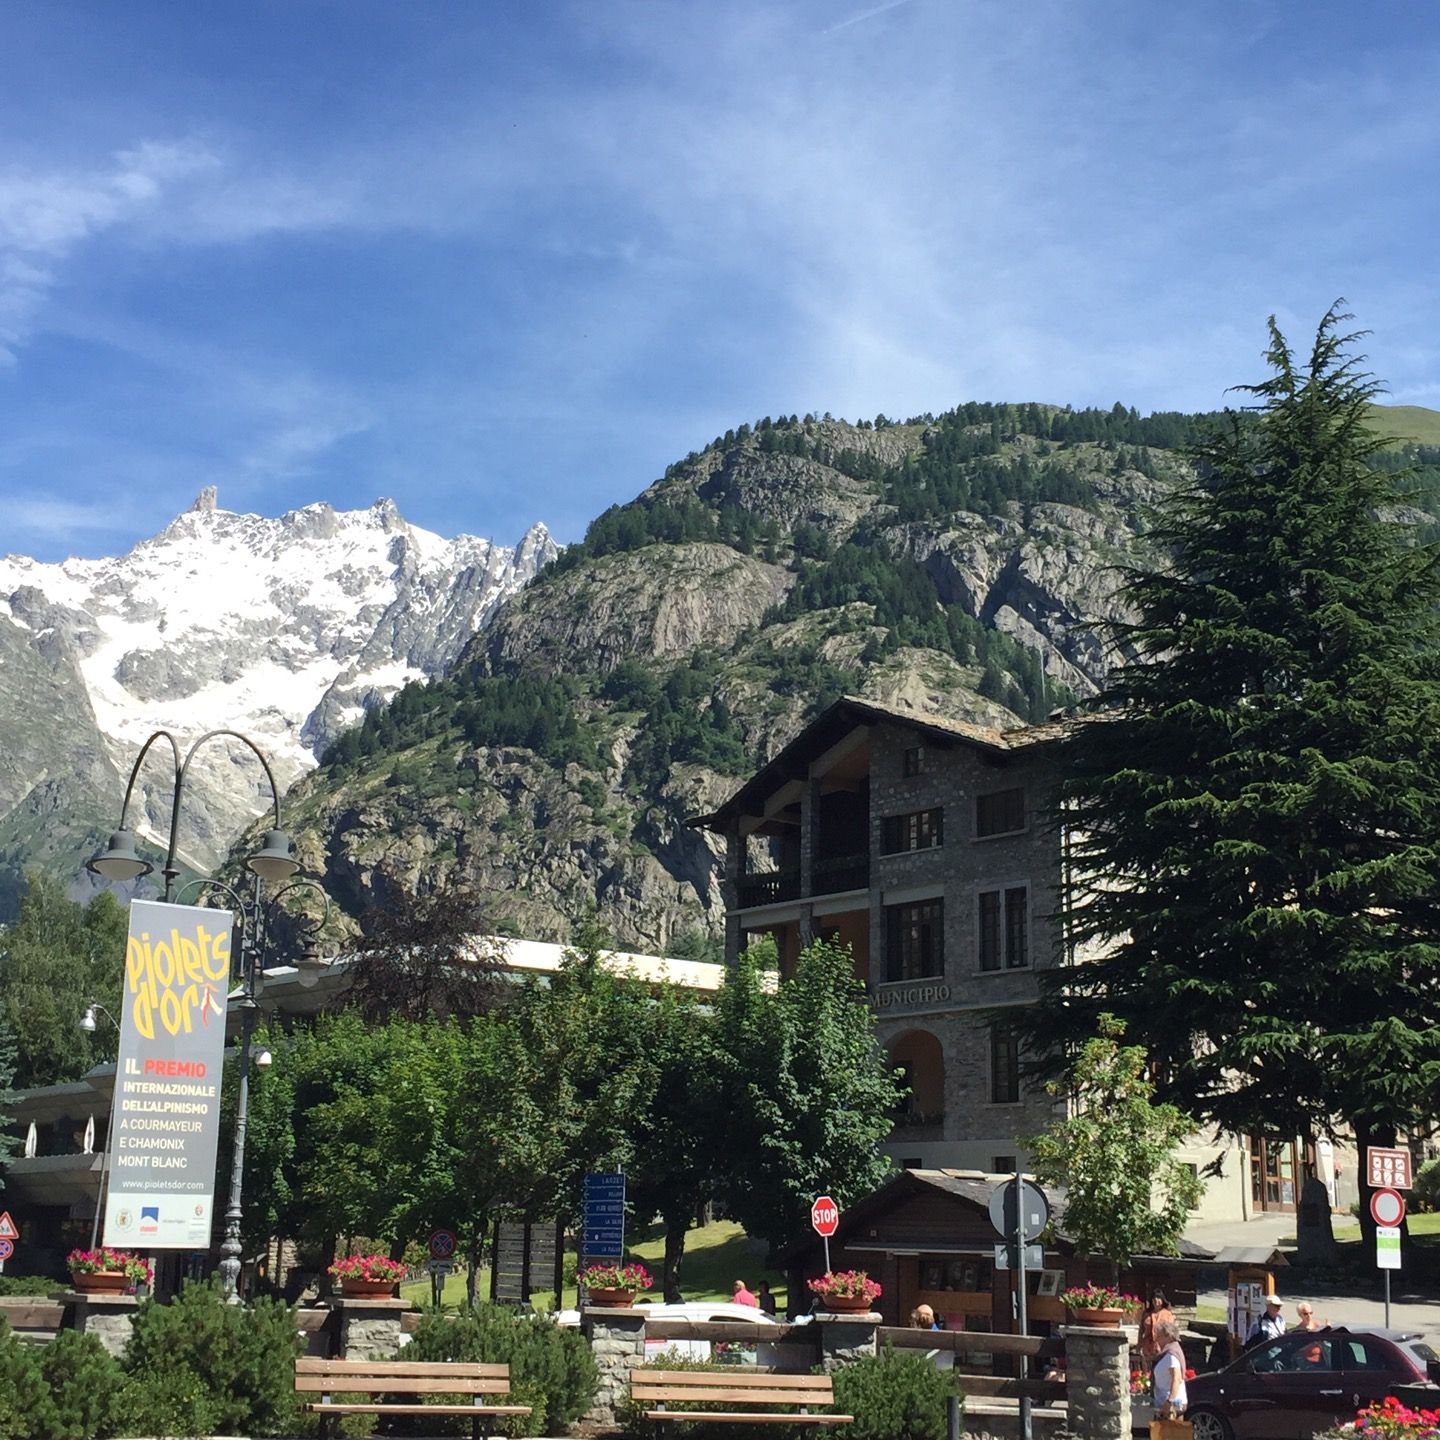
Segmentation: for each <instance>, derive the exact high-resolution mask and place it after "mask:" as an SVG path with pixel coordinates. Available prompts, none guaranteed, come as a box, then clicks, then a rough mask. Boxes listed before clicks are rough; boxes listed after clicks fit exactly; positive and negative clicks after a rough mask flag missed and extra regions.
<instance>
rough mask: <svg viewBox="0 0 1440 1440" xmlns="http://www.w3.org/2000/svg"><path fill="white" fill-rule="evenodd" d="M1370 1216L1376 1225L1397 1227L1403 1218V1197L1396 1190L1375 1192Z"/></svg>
mask: <svg viewBox="0 0 1440 1440" xmlns="http://www.w3.org/2000/svg"><path fill="white" fill-rule="evenodd" d="M1370 1215H1371V1217H1372V1218H1373V1219H1374V1221H1375V1223H1376V1224H1377V1225H1398V1224H1399V1223H1400V1222H1401V1221H1402V1220H1403V1219H1404V1218H1405V1197H1404V1196H1403V1195H1402V1194H1401V1193H1400V1192H1399V1191H1398V1190H1375V1191H1373V1192H1372V1193H1371V1195H1370Z"/></svg>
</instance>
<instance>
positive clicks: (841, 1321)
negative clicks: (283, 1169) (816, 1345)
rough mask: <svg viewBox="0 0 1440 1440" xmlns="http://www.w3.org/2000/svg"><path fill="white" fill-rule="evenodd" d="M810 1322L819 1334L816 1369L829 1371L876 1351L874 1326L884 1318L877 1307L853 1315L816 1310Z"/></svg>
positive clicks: (870, 1355)
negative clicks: (818, 1360)
mask: <svg viewBox="0 0 1440 1440" xmlns="http://www.w3.org/2000/svg"><path fill="white" fill-rule="evenodd" d="M811 1323H812V1324H813V1325H814V1326H815V1328H816V1330H817V1331H818V1333H819V1335H820V1368H821V1369H822V1370H826V1371H833V1370H839V1369H840V1368H841V1367H842V1366H844V1365H849V1364H850V1363H851V1362H852V1361H854V1360H864V1359H867V1358H872V1357H873V1356H874V1355H875V1353H876V1346H875V1339H876V1337H875V1330H876V1327H877V1326H879V1325H883V1324H884V1323H885V1321H884V1319H883V1318H882V1317H881V1315H880V1313H879V1311H877V1310H866V1311H862V1312H861V1313H860V1314H857V1315H838V1314H835V1313H834V1312H832V1311H828V1310H817V1311H816V1312H815V1319H814V1320H813V1321H812V1322H811Z"/></svg>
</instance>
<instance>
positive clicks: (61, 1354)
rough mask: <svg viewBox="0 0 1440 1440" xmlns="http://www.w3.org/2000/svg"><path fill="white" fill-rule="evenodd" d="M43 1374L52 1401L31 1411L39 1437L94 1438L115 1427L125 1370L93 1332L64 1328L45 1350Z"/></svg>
mask: <svg viewBox="0 0 1440 1440" xmlns="http://www.w3.org/2000/svg"><path fill="white" fill-rule="evenodd" d="M40 1375H41V1378H42V1380H43V1381H44V1383H45V1386H46V1387H47V1389H48V1390H49V1392H50V1393H49V1401H50V1403H49V1404H48V1405H47V1406H46V1407H45V1409H44V1411H43V1412H42V1414H41V1415H39V1416H37V1417H32V1420H31V1427H30V1430H29V1434H30V1435H32V1436H33V1437H34V1440H92V1437H93V1436H95V1435H99V1434H102V1433H106V1434H108V1433H110V1432H111V1431H112V1429H113V1428H114V1427H113V1419H114V1409H115V1401H116V1398H117V1396H118V1395H119V1393H120V1387H121V1384H122V1383H123V1374H122V1371H121V1369H120V1365H119V1362H118V1361H117V1360H116V1359H115V1357H114V1356H113V1355H111V1354H110V1352H109V1351H108V1350H106V1348H105V1347H104V1346H103V1345H102V1344H101V1343H100V1342H99V1341H98V1340H97V1339H96V1338H95V1337H94V1336H93V1335H81V1334H80V1333H79V1332H78V1331H76V1330H62V1331H60V1333H59V1334H58V1335H56V1336H55V1338H54V1339H53V1340H52V1341H51V1342H50V1343H49V1344H48V1345H46V1346H44V1347H43V1348H41V1350H40Z"/></svg>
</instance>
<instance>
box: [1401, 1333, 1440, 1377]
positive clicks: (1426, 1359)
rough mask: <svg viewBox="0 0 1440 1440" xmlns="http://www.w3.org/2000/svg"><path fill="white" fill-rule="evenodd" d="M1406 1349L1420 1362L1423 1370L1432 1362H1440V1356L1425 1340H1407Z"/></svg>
mask: <svg viewBox="0 0 1440 1440" xmlns="http://www.w3.org/2000/svg"><path fill="white" fill-rule="evenodd" d="M1405 1348H1406V1349H1407V1350H1408V1351H1409V1352H1410V1353H1411V1354H1412V1355H1413V1356H1414V1357H1415V1358H1416V1359H1417V1360H1418V1361H1419V1362H1420V1368H1421V1369H1422V1370H1423V1369H1424V1368H1425V1366H1426V1365H1428V1364H1429V1363H1430V1362H1431V1361H1432V1360H1440V1355H1437V1354H1436V1353H1435V1352H1434V1350H1432V1349H1431V1348H1430V1346H1428V1345H1427V1344H1426V1343H1425V1342H1424V1341H1423V1340H1407V1341H1406V1342H1405Z"/></svg>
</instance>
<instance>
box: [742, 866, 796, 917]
mask: <svg viewBox="0 0 1440 1440" xmlns="http://www.w3.org/2000/svg"><path fill="white" fill-rule="evenodd" d="M735 890H736V900H737V903H738V905H739V908H740V909H741V910H749V909H751V908H752V907H754V906H756V905H783V904H784V903H785V902H786V901H787V900H798V899H799V898H800V872H799V871H798V870H772V871H770V872H769V873H768V874H765V875H742V876H741V877H740V879H739V880H738V881H737V882H736V885H735Z"/></svg>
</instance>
